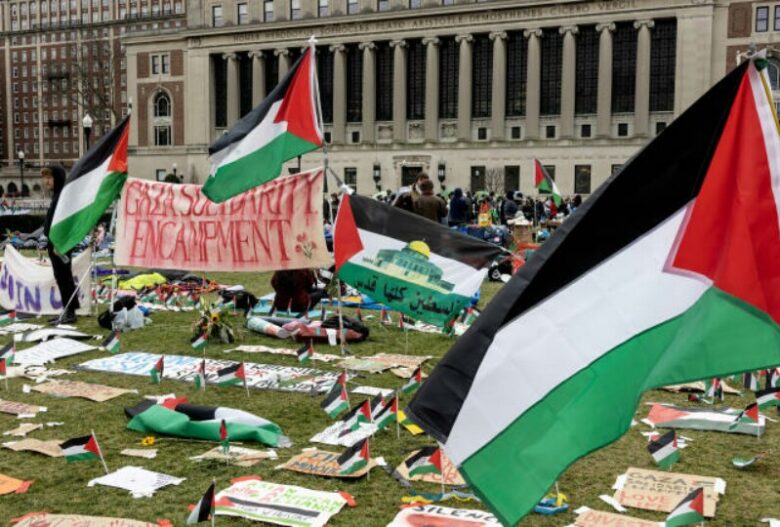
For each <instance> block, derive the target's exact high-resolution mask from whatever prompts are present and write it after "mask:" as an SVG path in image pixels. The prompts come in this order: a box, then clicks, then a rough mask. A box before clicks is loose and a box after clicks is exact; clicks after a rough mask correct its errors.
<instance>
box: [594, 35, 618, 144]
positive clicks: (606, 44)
mask: <svg viewBox="0 0 780 527" xmlns="http://www.w3.org/2000/svg"><path fill="white" fill-rule="evenodd" d="M596 31H598V32H599V33H600V36H599V88H598V98H597V100H596V137H609V136H610V135H611V127H612V33H614V31H615V24H613V23H611V22H610V23H606V24H597V25H596Z"/></svg>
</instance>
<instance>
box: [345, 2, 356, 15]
mask: <svg viewBox="0 0 780 527" xmlns="http://www.w3.org/2000/svg"><path fill="white" fill-rule="evenodd" d="M357 12H358V0H347V14H348V15H356V14H357Z"/></svg>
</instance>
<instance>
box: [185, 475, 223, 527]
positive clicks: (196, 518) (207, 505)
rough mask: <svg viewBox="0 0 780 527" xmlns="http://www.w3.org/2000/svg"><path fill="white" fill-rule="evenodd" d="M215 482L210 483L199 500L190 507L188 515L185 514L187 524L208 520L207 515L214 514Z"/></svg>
mask: <svg viewBox="0 0 780 527" xmlns="http://www.w3.org/2000/svg"><path fill="white" fill-rule="evenodd" d="M215 485H216V484H215V483H213V482H212V483H211V485H210V486H209V488H208V489H207V490H206V493H205V494H204V495H203V497H202V498H201V499H200V501H199V502H198V503H197V504H196V505H195V508H194V509H192V512H190V515H189V516H187V525H195V524H196V523H200V522H207V521H209V517H210V516H211V515H212V514H214V490H215V489H214V487H215Z"/></svg>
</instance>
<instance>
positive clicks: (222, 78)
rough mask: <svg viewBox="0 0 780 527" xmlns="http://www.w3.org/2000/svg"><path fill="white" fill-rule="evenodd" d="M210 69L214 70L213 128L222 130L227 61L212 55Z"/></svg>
mask: <svg viewBox="0 0 780 527" xmlns="http://www.w3.org/2000/svg"><path fill="white" fill-rule="evenodd" d="M266 64H267V62H266ZM211 67H212V69H213V70H214V126H216V127H217V128H224V127H226V126H227V60H225V59H224V58H223V57H222V56H221V55H212V56H211Z"/></svg>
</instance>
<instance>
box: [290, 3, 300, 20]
mask: <svg viewBox="0 0 780 527" xmlns="http://www.w3.org/2000/svg"><path fill="white" fill-rule="evenodd" d="M301 15H302V13H301V0H290V20H299V19H300V18H301Z"/></svg>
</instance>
